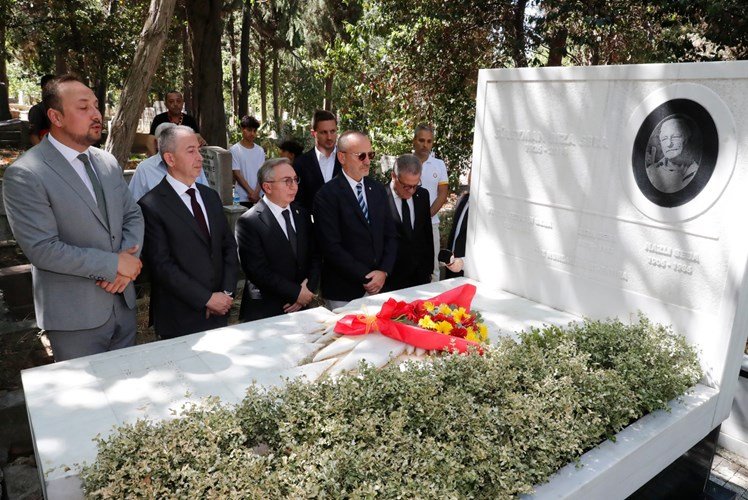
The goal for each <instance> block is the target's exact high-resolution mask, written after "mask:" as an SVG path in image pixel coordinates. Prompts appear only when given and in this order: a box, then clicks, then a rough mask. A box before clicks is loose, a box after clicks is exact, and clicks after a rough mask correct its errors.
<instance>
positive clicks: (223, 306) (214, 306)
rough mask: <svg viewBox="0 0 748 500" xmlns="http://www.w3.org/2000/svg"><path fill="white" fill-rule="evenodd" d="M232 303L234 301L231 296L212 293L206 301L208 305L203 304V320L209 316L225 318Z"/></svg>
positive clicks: (222, 293)
mask: <svg viewBox="0 0 748 500" xmlns="http://www.w3.org/2000/svg"><path fill="white" fill-rule="evenodd" d="M233 303H234V299H233V297H231V295H229V294H227V293H224V292H213V294H212V295H211V296H210V299H208V303H207V304H205V319H208V318H210V317H211V316H225V315H226V314H228V312H229V310H230V309H231V304H233Z"/></svg>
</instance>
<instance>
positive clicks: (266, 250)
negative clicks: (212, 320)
mask: <svg viewBox="0 0 748 500" xmlns="http://www.w3.org/2000/svg"><path fill="white" fill-rule="evenodd" d="M290 208H291V216H292V217H293V222H294V224H295V226H296V248H297V253H296V255H294V252H293V250H292V248H291V243H290V242H289V241H288V238H287V237H286V233H284V232H283V229H282V228H281V226H280V224H279V223H278V220H277V219H276V218H275V216H273V213H272V212H271V211H270V208H269V207H268V206H267V205H266V204H265V202H263V201H260V202H258V203H257V204H256V205H255V206H254V207H252V208H251V209H250V210H249V211H247V212H245V213H244V214H242V216H241V217H239V220H238V221H237V222H236V240H237V243H238V245H239V260H240V262H241V265H242V269H243V270H244V274H245V275H246V276H247V279H248V281H251V282H252V283H253V284H254V285H255V286H256V287H257V288H259V289H260V293H261V294H262V298H261V299H251V298H250V297H249V292H248V290H247V285H245V287H244V294H243V296H242V305H241V309H240V311H239V319H240V320H242V321H250V320H255V319H260V318H268V317H271V316H278V315H280V314H283V306H284V305H285V304H293V303H294V302H296V299H297V298H298V297H299V292H300V291H301V283H302V282H303V281H304V280H305V279H306V280H308V282H307V288H309V290H311V291H312V292H315V291H316V290H317V287H318V286H319V276H320V267H321V257H320V255H319V253H318V252H317V249H316V245H315V241H314V234H313V233H312V223H311V220H310V217H309V213H308V212H306V210H304V208H303V207H300V206H298V205H296V203H292V204H291V205H290Z"/></svg>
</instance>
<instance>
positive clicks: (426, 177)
mask: <svg viewBox="0 0 748 500" xmlns="http://www.w3.org/2000/svg"><path fill="white" fill-rule="evenodd" d="M433 147H434V129H433V128H432V127H431V126H430V125H427V124H425V123H421V124H419V125H418V126H417V127H416V130H415V133H414V134H413V153H414V154H415V155H416V156H417V157H418V159H419V160H421V165H423V173H422V175H421V179H422V181H421V182H422V184H423V187H424V189H426V191H428V192H429V200H430V201H431V227H432V230H433V231H432V232H433V235H432V237H433V245H434V260H433V262H432V266H433V274H432V277H431V280H432V281H439V261H438V260H437V259H436V256H437V255H438V253H439V246H440V245H439V210H441V208H442V205H444V202H445V201H447V196H449V177H448V175H447V166H446V165H445V164H444V162H443V161H442V160H440V159H439V158H436V157H435V156H434V155H432V154H431V150H432V148H433Z"/></svg>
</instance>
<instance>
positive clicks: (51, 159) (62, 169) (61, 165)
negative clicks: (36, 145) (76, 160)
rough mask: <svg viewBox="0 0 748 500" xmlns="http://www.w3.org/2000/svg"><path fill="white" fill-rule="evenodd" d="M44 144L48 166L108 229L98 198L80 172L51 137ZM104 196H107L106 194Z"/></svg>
mask: <svg viewBox="0 0 748 500" xmlns="http://www.w3.org/2000/svg"><path fill="white" fill-rule="evenodd" d="M42 144H44V149H43V150H42V151H43V152H42V155H43V157H44V162H45V163H46V164H47V166H48V167H49V168H50V169H51V170H52V171H54V172H55V173H56V174H57V175H58V176H59V177H60V178H61V179H62V180H63V181H65V183H66V184H67V185H68V186H70V189H72V190H73V192H75V193H76V194H77V195H78V196H80V198H81V199H82V200H83V202H84V203H85V204H86V205H87V206H88V208H90V209H91V211H92V212H93V214H94V215H95V216H96V218H97V219H98V221H99V222H100V223H101V224H102V225H103V226H104V227H105V228H107V230H108V227H109V226H108V224H107V223H106V221H105V220H104V217H103V216H102V215H101V212H100V211H99V207H98V205H96V199H95V198H94V197H93V196H92V195H91V192H90V191H89V190H88V188H87V187H86V185H85V184H83V181H82V180H81V178H80V177H79V176H78V173H77V172H76V171H75V169H74V168H73V166H72V165H71V164H70V162H68V161H67V160H66V159H65V157H64V156H62V154H61V153H60V152H59V151H57V148H55V147H54V146H53V145H52V143H50V142H49V139H45V140H44V141H42ZM102 187H103V186H102ZM104 192H105V193H106V189H105V190H104ZM104 196H106V194H105V195H104ZM108 208H109V204H107V209H108Z"/></svg>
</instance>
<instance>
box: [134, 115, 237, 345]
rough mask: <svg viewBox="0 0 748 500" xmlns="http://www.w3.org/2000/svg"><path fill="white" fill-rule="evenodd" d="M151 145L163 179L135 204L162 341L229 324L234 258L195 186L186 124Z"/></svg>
mask: <svg viewBox="0 0 748 500" xmlns="http://www.w3.org/2000/svg"><path fill="white" fill-rule="evenodd" d="M158 147H159V153H160V154H161V156H162V158H163V160H164V163H166V167H167V174H166V177H164V179H163V180H162V181H161V182H160V183H159V184H158V185H157V186H156V187H155V188H153V189H152V190H151V191H150V192H148V194H146V195H145V196H143V197H142V198H141V199H140V201H139V202H138V204H139V205H140V207H141V208H142V209H143V216H144V217H145V243H144V247H143V254H144V256H145V259H146V262H147V263H148V265H149V266H150V268H149V269H150V272H151V280H152V281H151V308H152V311H153V320H154V324H155V327H156V334H157V335H159V337H161V338H162V339H165V338H173V337H179V336H182V335H187V334H189V333H195V332H200V331H204V330H210V329H213V328H219V327H222V326H226V325H227V324H228V313H229V310H230V308H231V304H232V302H233V299H232V296H233V294H234V289H235V288H236V280H237V272H238V259H237V256H236V242H235V240H234V235H233V234H231V230H230V229H229V225H228V222H227V221H226V217H225V216H224V215H223V207H222V205H221V199H220V197H219V196H218V193H216V192H215V191H214V190H212V189H211V188H209V187H207V186H203V185H202V184H196V183H195V180H196V179H197V177H198V175H200V172H201V171H202V166H203V157H202V155H201V154H200V144H199V142H198V137H197V135H196V134H195V133H194V132H193V130H192V129H191V128H189V127H185V126H182V125H179V126H176V127H171V128H169V129H166V130H165V131H164V132H163V133H162V134H161V137H160V139H159V144H158Z"/></svg>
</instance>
